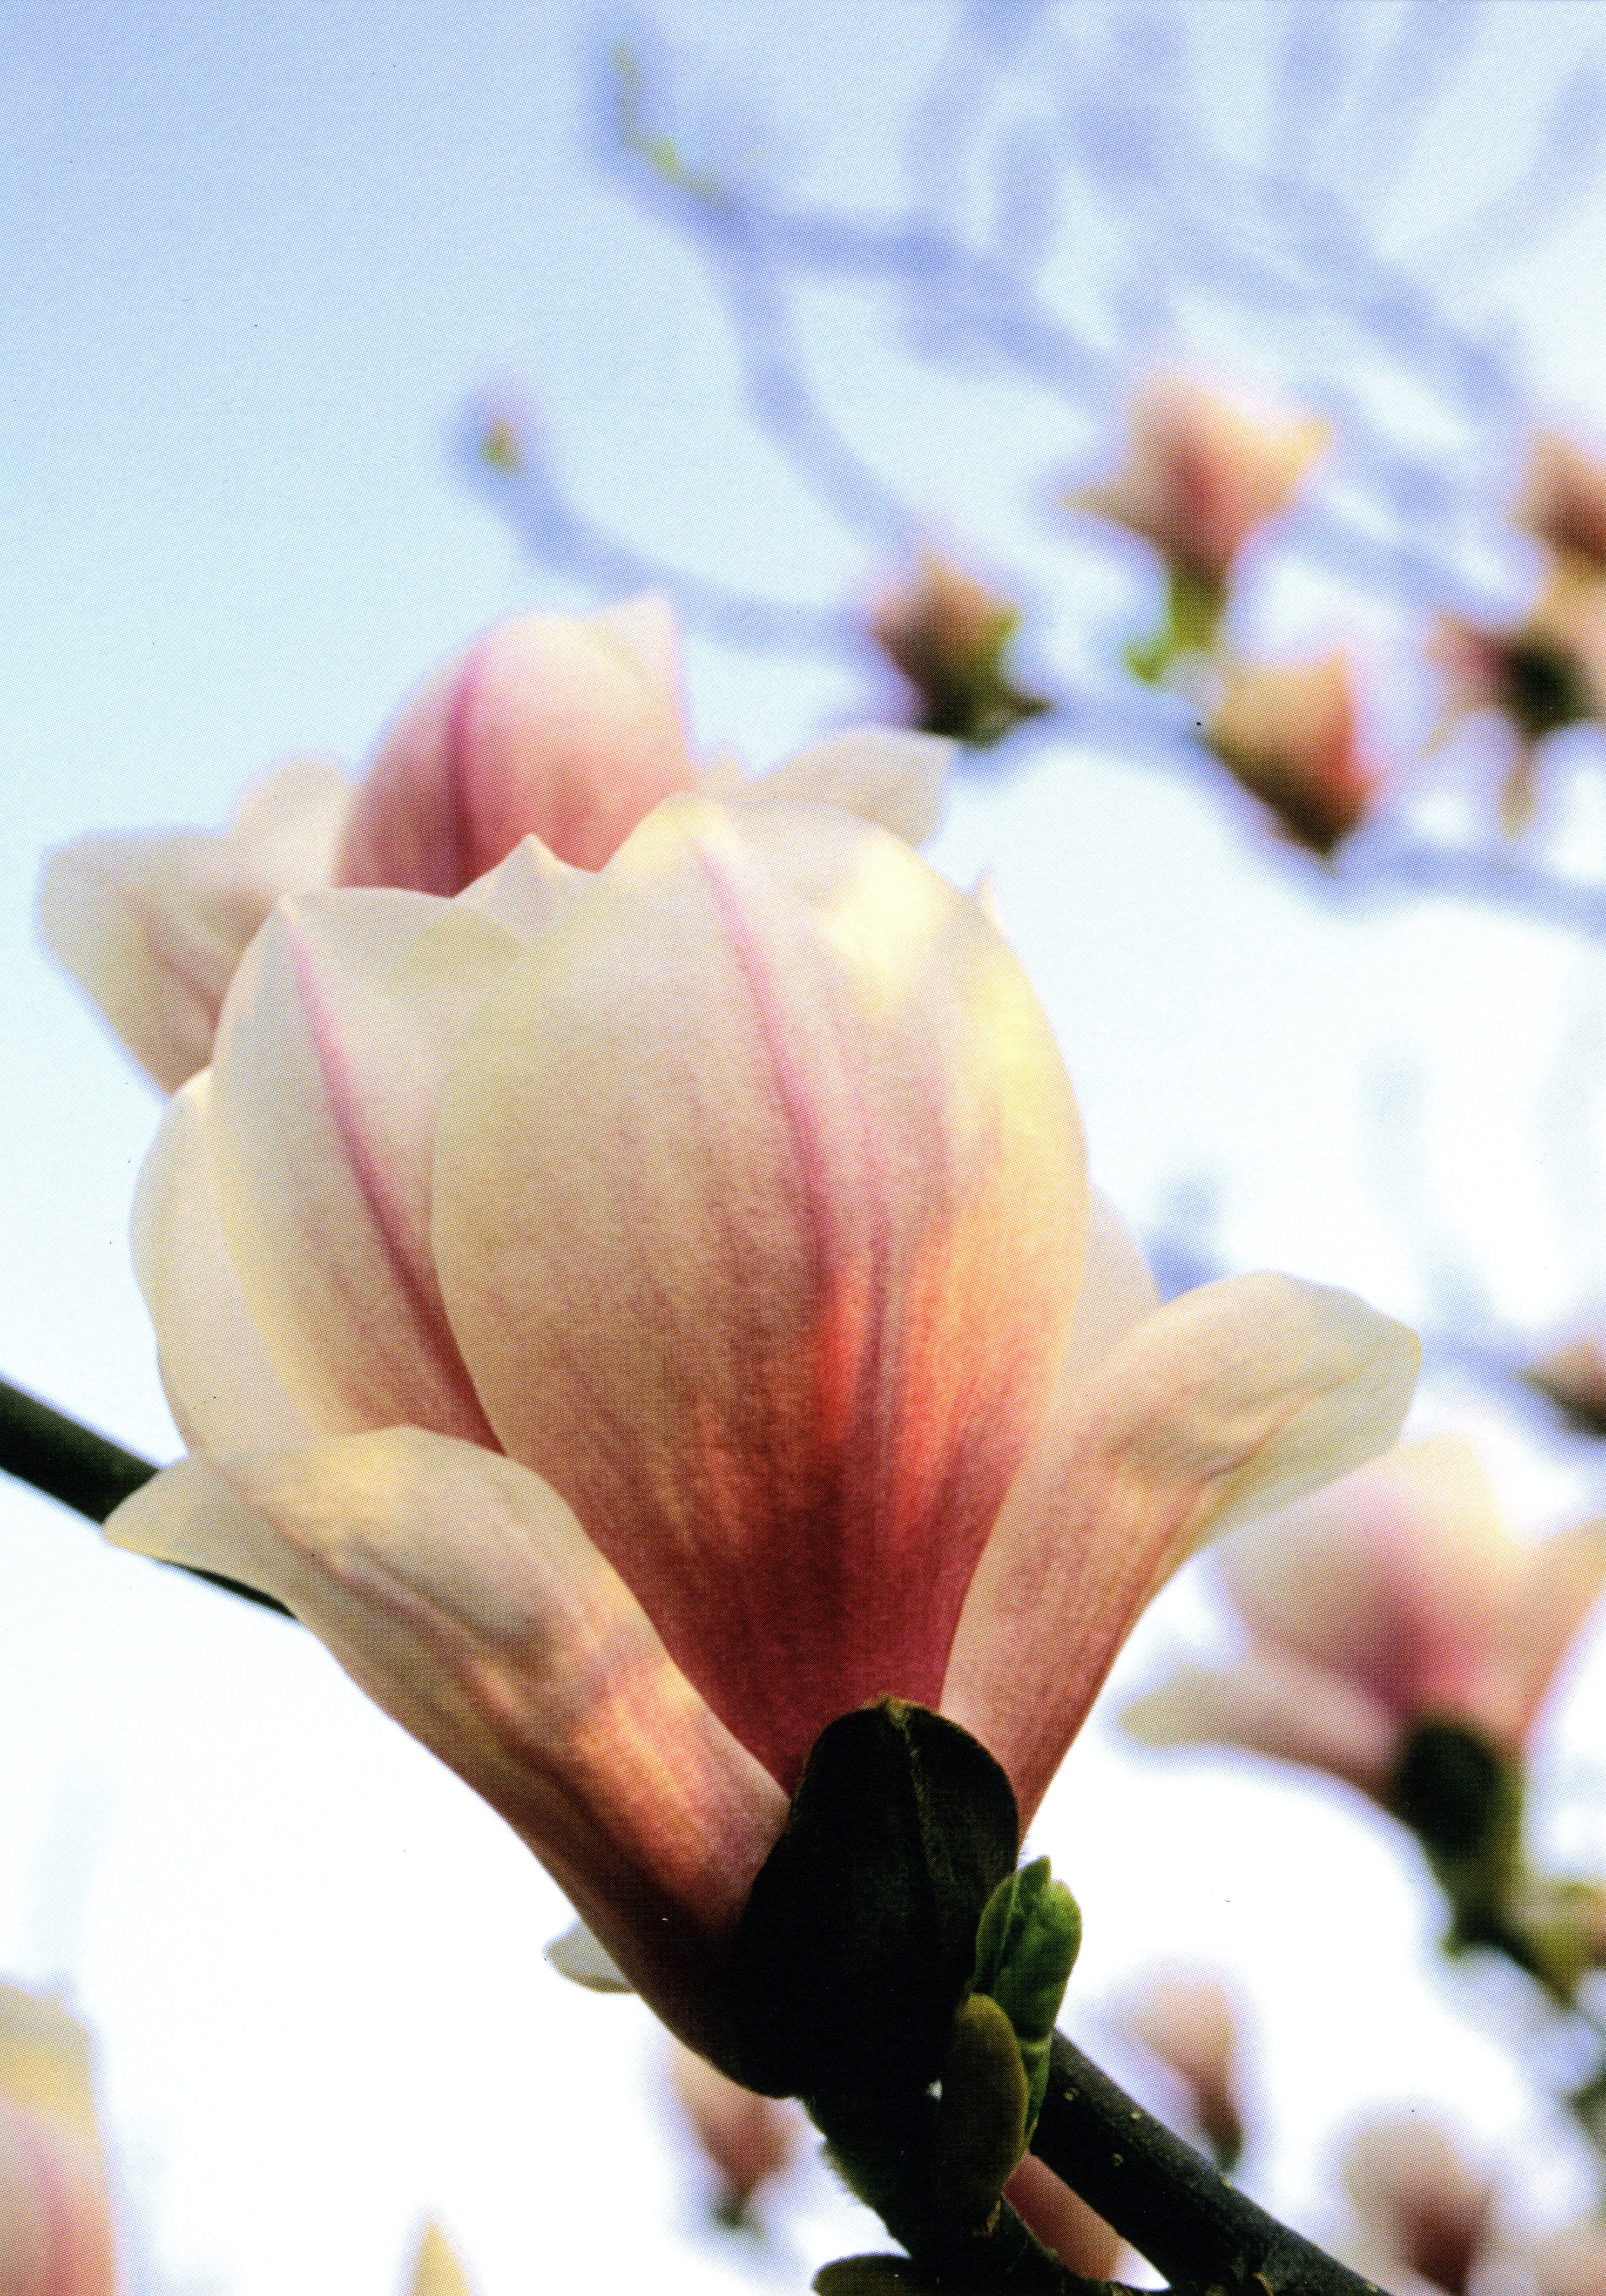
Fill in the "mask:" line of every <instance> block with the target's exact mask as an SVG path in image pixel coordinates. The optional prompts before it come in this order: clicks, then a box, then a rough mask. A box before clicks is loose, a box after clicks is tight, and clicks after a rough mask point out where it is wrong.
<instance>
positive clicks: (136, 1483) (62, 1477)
mask: <svg viewBox="0 0 1606 2296" xmlns="http://www.w3.org/2000/svg"><path fill="white" fill-rule="evenodd" d="M0 1469H4V1472H5V1473H6V1474H8V1475H14V1476H15V1477H16V1478H17V1480H18V1481H19V1482H22V1483H31V1484H32V1485H33V1488H35V1490H37V1491H43V1492H44V1493H45V1496H46V1497H49V1498H53V1499H59V1500H60V1501H61V1505H63V1506H67V1507H71V1508H72V1510H73V1511H74V1513H77V1514H81V1515H86V1516H87V1517H88V1519H89V1521H91V1522H104V1521H105V1520H106V1518H107V1516H108V1515H109V1514H110V1513H111V1512H112V1510H113V1508H114V1507H118V1506H120V1505H122V1502H123V1501H124V1500H125V1499H126V1498H131V1497H133V1495H134V1493H135V1491H137V1490H139V1489H141V1488H143V1485H144V1484H146V1483H148V1482H149V1481H150V1480H151V1479H152V1476H153V1475H155V1474H158V1473H160V1469H159V1468H157V1467H155V1466H153V1465H152V1463H151V1461H150V1460H149V1459H142V1458H141V1457H140V1456H139V1455H138V1454H137V1452H134V1451H125V1450H124V1449H123V1448H122V1446H121V1445H120V1444H118V1443H113V1442H112V1441H111V1439H110V1438H109V1437H107V1436H104V1435H98V1434H96V1432H95V1431H94V1428H93V1427H86V1426H84V1425H83V1424H82V1423H80V1422H79V1421H78V1420H76V1419H69V1418H68V1417H67V1415H66V1414H65V1413H64V1412H61V1411H53V1410H52V1408H51V1406H50V1405H49V1404H48V1403H41V1402H40V1401H39V1398H38V1397H37V1396H36V1395H29V1394H28V1393H27V1392H26V1391H25V1390H23V1389H22V1388H20V1387H12V1385H10V1383H9V1382H7V1381H5V1380H0ZM162 1567H163V1569H164V1570H182V1571H183V1572H184V1575H185V1577H186V1578H190V1579H205V1580H206V1582H207V1584H208V1586H209V1587H222V1589H223V1591H224V1593H225V1595H239V1597H240V1599H241V1600H242V1602H245V1603H258V1605H259V1606H260V1607H261V1608H262V1609H263V1610H265V1611H278V1613H279V1615H280V1616H281V1617H282V1618H285V1619H289V1618H293V1617H294V1615H295V1614H294V1612H293V1611H287V1610H286V1609H285V1607H284V1605H283V1603H279V1602H275V1601H274V1597H273V1596H272V1595H264V1594H263V1593H262V1592H261V1591H260V1590H259V1589H258V1587H247V1586H245V1585H243V1584H242V1581H241V1580H239V1579H225V1577H224V1576H223V1574H222V1573H221V1572H220V1571H217V1570H196V1569H194V1568H193V1567H192V1565H190V1564H189V1563H187V1562H170V1563H164V1564H163V1566H162Z"/></svg>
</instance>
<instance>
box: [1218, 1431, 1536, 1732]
mask: <svg viewBox="0 0 1606 2296" xmlns="http://www.w3.org/2000/svg"><path fill="white" fill-rule="evenodd" d="M1523 1567H1524V1565H1523V1555H1522V1551H1521V1549H1520V1547H1519V1546H1517V1544H1516V1542H1515V1540H1513V1539H1512V1536H1511V1534H1510V1533H1509V1531H1507V1529H1506V1528H1505V1526H1504V1523H1503V1521H1501V1518H1500V1513H1499V1510H1498V1508H1497V1506H1496V1505H1495V1494H1494V1491H1493V1489H1492V1488H1491V1487H1490V1484H1489V1481H1488V1478H1487V1475H1486V1474H1485V1472H1484V1470H1483V1465H1482V1462H1481V1461H1480V1459H1479V1456H1478V1454H1477V1452H1476V1451H1475V1450H1474V1449H1473V1447H1472V1446H1471V1444H1469V1443H1467V1442H1465V1441H1464V1440H1463V1439H1462V1438H1461V1437H1459V1436H1454V1435H1441V1436H1434V1437H1430V1439H1428V1440H1426V1441H1425V1442H1420V1443H1404V1444H1401V1445H1400V1446H1399V1447H1398V1448H1397V1450H1394V1451H1391V1452H1389V1454H1388V1456H1386V1457H1384V1458H1381V1459H1376V1460H1373V1461H1372V1462H1371V1463H1370V1464H1368V1465H1366V1466H1364V1467H1363V1468H1361V1469H1360V1470H1359V1471H1358V1472H1356V1473H1355V1474H1351V1475H1347V1476H1345V1477H1344V1478H1343V1480H1341V1481H1340V1482H1335V1483H1332V1484H1330V1485H1329V1486H1328V1488H1326V1489H1325V1490H1323V1491H1319V1492H1316V1493H1315V1494H1314V1495H1313V1496H1312V1497H1309V1498H1307V1499H1306V1500H1304V1501H1303V1502H1302V1503H1301V1504H1300V1505H1298V1506H1294V1507H1291V1508H1289V1509H1288V1510H1287V1511H1286V1512H1285V1513H1280V1514H1278V1515H1276V1516H1274V1517H1273V1518H1270V1519H1268V1520H1266V1521H1261V1522H1258V1523H1256V1524H1255V1525H1253V1527H1252V1528H1250V1529H1245V1530H1242V1531H1241V1532H1239V1533H1238V1534H1237V1536H1236V1537H1234V1538H1232V1539H1230V1540H1229V1541H1228V1542H1227V1543H1226V1545H1225V1546H1224V1547H1223V1549H1222V1554H1221V1570H1222V1576H1223V1579H1225V1584H1226V1587H1227V1590H1228V1592H1229V1594H1230V1595H1231V1596H1232V1598H1233V1603H1234V1604H1235V1605H1236V1607H1237V1608H1238V1610H1239V1611H1240V1612H1241V1614H1242V1616H1243V1618H1244V1620H1245V1621H1246V1623H1247V1624H1248V1626H1249V1628H1250V1632H1251V1633H1252V1634H1254V1635H1256V1636H1258V1637H1260V1638H1261V1639H1263V1640H1266V1641H1268V1642H1272V1643H1275V1644H1282V1645H1285V1646H1287V1647H1288V1648H1289V1649H1291V1650H1294V1651H1299V1652H1304V1653H1305V1655H1306V1656H1307V1657H1310V1658H1313V1659H1315V1660H1316V1661H1319V1662H1321V1663H1322V1664H1324V1665H1326V1666H1330V1667H1332V1668H1334V1669H1337V1670H1338V1671H1340V1672H1341V1673H1344V1674H1348V1675H1349V1676H1350V1677H1352V1678H1353V1679H1355V1680H1356V1682H1358V1683H1360V1684H1361V1685H1364V1687H1365V1688H1366V1689H1367V1690H1369V1691H1370V1693H1372V1696H1373V1697H1376V1698H1380V1699H1381V1700H1382V1701H1383V1702H1384V1703H1385V1704H1386V1705H1387V1706H1388V1707H1389V1708H1390V1709H1391V1710H1393V1711H1394V1712H1395V1713H1397V1714H1401V1715H1404V1714H1409V1713H1419V1712H1422V1711H1424V1710H1431V1709H1438V1710H1446V1711H1466V1710H1469V1707H1470V1703H1471V1702H1472V1701H1473V1700H1474V1699H1475V1697H1476V1695H1477V1692H1478V1687H1479V1684H1480V1683H1481V1682H1482V1680H1483V1678H1484V1677H1485V1674H1486V1671H1487V1661H1488V1658H1489V1655H1490V1652H1492V1651H1493V1649H1494V1648H1495V1646H1496V1644H1497V1643H1498V1641H1499V1638H1500V1636H1501V1635H1502V1632H1503V1630H1504V1622H1505V1621H1506V1620H1508V1618H1509V1617H1510V1615H1511V1613H1512V1610H1513V1607H1514V1605H1515V1604H1516V1603H1517V1601H1518V1598H1519V1594H1520V1587H1521V1583H1522V1573H1523Z"/></svg>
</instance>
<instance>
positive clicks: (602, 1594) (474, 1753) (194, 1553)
mask: <svg viewBox="0 0 1606 2296" xmlns="http://www.w3.org/2000/svg"><path fill="white" fill-rule="evenodd" d="M108 1530H109V1535H110V1536H111V1538H114V1539H115V1540H116V1541H117V1542H118V1543H119V1545H121V1546H133V1547H135V1548H137V1549H139V1550H140V1551H141V1552H143V1553H146V1554H161V1555H165V1556H167V1557H168V1559H169V1560H171V1561H175V1562H198V1563H201V1564H203V1565H204V1566H205V1567H206V1568H208V1569H212V1570H225V1571H226V1572H228V1573H230V1574H232V1575H233V1576H235V1577H238V1578H242V1579H246V1580H248V1581H249V1582H250V1584H252V1585H253V1586H258V1587H266V1589H267V1590H268V1592H270V1593H272V1594H274V1595H278V1596H279V1598H280V1600H281V1601H283V1602H285V1603H289V1605H290V1606H291V1609H292V1610H294V1611H296V1612H297V1614H298V1616H299V1617H300V1618H302V1619H303V1620H305V1621H306V1623H307V1625H308V1626H309V1627H311V1628H312V1629H313V1631H314V1632H315V1634H317V1635H318V1636H321V1638H322V1639H323V1640H324V1642H325V1643H327V1644H328V1645H329V1647H330V1649H331V1650H332V1652H333V1653H334V1655H335V1657H336V1658H337V1659H339V1661H340V1664H341V1665H342V1666H343V1667H344V1668H345V1669H346V1670H347V1672H348V1674H350V1675H351V1676H352V1677H353V1678H354V1680H356V1682H357V1683H358V1684H360V1685H361V1686H362V1688H363V1689H364V1690H365V1691H366V1692H367V1693H368V1694H369V1695H370V1696H371V1697H372V1698H373V1699H374V1700H376V1701H377V1702H378V1703H379V1704H380V1705H381V1706H382V1707H383V1708H384V1709H385V1710H386V1711H387V1713H389V1714H391V1715H393V1716H394V1717H395V1718H396V1719H397V1721H398V1722H400V1723H401V1724H402V1725H403V1726H404V1727H405V1728H406V1729H408V1730H410V1731H411V1732H412V1733H413V1734H414V1736H415V1737H417V1738H419V1739H422V1742H423V1743H424V1744H425V1745H426V1746H428V1747H429V1748H430V1750H431V1751H433V1752H434V1753H436V1754H438V1756H439V1757H440V1759H441V1760H442V1761H444V1762H446V1763H447V1764H448V1765H449V1766H450V1767H452V1768H453V1769H455V1771H456V1772H457V1774H458V1775H459V1776H460V1777H462V1778H463V1779H465V1780H466V1781H467V1783H468V1784H470V1785H471V1786H472V1787H473V1788H474V1789H475V1791H476V1792H479V1793H480V1794H483V1795H484V1797H485V1799H486V1800H488V1802H490V1803H491V1805H492V1807H493V1808H496V1809H497V1810H499V1811H500V1813H501V1814H502V1816H504V1818H506V1820H507V1821H508V1823H509V1825H512V1828H513V1829H514V1831H515V1832H516V1833H519V1834H520V1836H521V1837H522V1838H523V1840H524V1841H527V1842H528V1843H529V1847H530V1848H531V1849H533V1850H534V1851H535V1853H536V1855H537V1857H539V1858H540V1859H541V1860H542V1862H543V1864H544V1865H545V1866H547V1867H548V1868H549V1869H550V1871H551V1872H552V1874H553V1876H554V1877H555V1879H556V1880H557V1881H558V1882H560V1883H561V1886H562V1887H563V1889H564V1890H566V1891H567V1892H568V1894H569V1897H570V1898H572V1899H573V1900H574V1902H575V1904H576V1905H577V1906H578V1907H579V1909H580V1912H581V1914H582V1915H583V1916H584V1918H585V1920H586V1923H588V1924H589V1925H590V1927H591V1928H592V1929H593V1930H594V1931H595V1932H596V1934H597V1936H598V1937H599V1938H600V1939H602V1943H603V1945H604V1946H605V1947H606V1948H607V1950H608V1952H609V1953H610V1954H611V1955H612V1956H613V1957H614V1959H615V1960H616V1961H617V1962H618V1963H619V1966H620V1968H621V1969H622V1970H623V1971H624V1972H625V1973H626V1974H627V1977H629V1978H630V1979H631V1980H632V1981H633V1982H634V1983H635V1985H636V1986H637V1987H638V1988H639V1989H640V1990H641V1991H642V1992H643V1994H644V1995H645V1996H646V1997H647V1998H648V1999H649V2000H650V2001H651V2004H652V2005H653V2007H654V2008H655V2009H656V2010H657V2011H658V2012H659V2013H660V2016H662V2017H663V2018H664V2019H665V2021H666V2022H668V2024H669V2025H671V2026H672V2027H673V2028H674V2029H675V2030H676V2031H678V2032H680V2033H682V2034H683V2035H684V2037H685V2038H687V2039H688V2040H689V2041H690V2042H691V2043H692V2046H696V2047H700V2048H701V2049H703V2050H705V2052H706V2051H712V2052H714V2053H715V2054H717V2053H718V2050H719V2036H718V2032H717V2027H716V2025H715V2023H714V2022H713V2021H712V2017H713V2010H712V2001H713V1991H712V1986H711V1980H712V1974H713V1972H714V1970H715V1968H716V1965H717V1961H718V1957H719V1955H720V1952H721V1950H722V1948H723V1947H724V1945H725V1941H726V1939H728V1937H729V1935H730V1932H731V1931H732V1929H733V1926H734V1923H735V1922H736V1920H737V1918H738V1916H739V1915H740V1913H741V1911H742V1906H743V1904H744V1902H745V1900H746V1897H747V1892H748V1890H749V1889H750V1886H751V1883H752V1879H753V1876H754V1874H756V1873H757V1871H758V1866H760V1865H761V1864H762V1863H763V1860H764V1858H765V1857H766V1856H767V1855H768V1852H769V1849H770V1847H771V1845H772V1843H773V1842H774V1839H775V1836H776V1835H777V1833H779V1832H780V1829H781V1826H782V1825H783V1823H784V1820H785V1816H786V1805H785V1802H784V1800H783V1797H782V1795H781V1793H780V1792H779V1791H778V1789H777V1788H776V1786H775V1785H774V1782H773V1781H772V1780H771V1779H770V1778H768V1777H766V1775H765V1773H764V1772H763V1770H762V1769H760V1767H758V1763H757V1762H755V1761H754V1760H753V1759H752V1758H751V1757H750V1755H749V1754H747V1753H745V1752H744V1751H742V1748H741V1747H740V1746H739V1745H738V1744H737V1743H736V1742H735V1740H734V1739H733V1737H732V1736H731V1735H730V1734H729V1732H728V1731H726V1730H725V1728H724V1727H723V1726H721V1725H720V1724H719V1723H718V1722H717V1721H716V1719H715V1718H714V1717H713V1715H712V1714H711V1713H710V1712H709V1710H708V1708H707V1707H706V1706H705V1705H704V1704H703V1702H702V1701H701V1699H700V1698H699V1697H698V1696H697V1694H696V1693H695V1692H694V1691H693V1690H692V1687H691V1685H689V1684H688V1683H687V1682H686V1681H685V1679H684V1677H683V1676H682V1675H681V1674H680V1673H679V1672H678V1671H677V1669H676V1668H675V1666H674V1665H673V1664H672V1663H671V1661H670V1660H669V1659H668V1655H667V1654H666V1652H665V1651H664V1648H663V1645H662V1644H661V1643H660V1640H659V1638H658V1636H657V1635H656V1634H655V1633H654V1632H653V1630H652V1628H651V1625H650V1624H649V1623H648V1620H647V1619H646V1617H645V1615H644V1613H643V1611H642V1609H641V1606H640V1605H639V1603H637V1602H636V1601H635V1597H634V1596H633V1595H631V1593H630V1591H629V1589H628V1588H627V1587H626V1586H625V1584H624V1582H623V1581H622V1580H621V1579H619V1577H618V1575H617V1574H616V1573H615V1572H614V1571H613V1570H610V1568H609V1566H608V1564H607V1563H606V1562H604V1561H603V1560H602V1556H601V1555H600V1554H598V1553H597V1552H596V1550H595V1548H594V1546H592V1545H591V1543H590V1541H589V1540H588V1539H587V1538H586V1535H585V1533H584V1531H582V1530H581V1529H580V1527H579V1525H578V1522H576V1521H575V1520H574V1517H573V1516H572V1515H571V1514H570V1513H569V1509H568V1508H567V1507H566V1506H565V1505H563V1504H562V1502H561V1499H559V1498H558V1497H557V1496H556V1494H555V1493H554V1492H553V1491H552V1490H551V1489H549V1488H547V1487H546V1486H545V1484H543V1483H541V1482H540V1481H538V1480H537V1478H536V1477H535V1476H533V1475H530V1474H527V1473H526V1472H525V1471H524V1470H523V1469H522V1468H520V1467H518V1466H515V1465H514V1464H512V1461H511V1460H507V1459H504V1458H500V1457H498V1456H496V1455H495V1454H492V1453H488V1452H485V1451H480V1450H478V1449H476V1448H475V1447H472V1446H471V1445H468V1444H463V1443H457V1442H452V1441H449V1440H447V1439H445V1438H442V1437H439V1436H434V1435H427V1434H424V1433H422V1432H421V1431H418V1430H417V1429H414V1428H403V1427H396V1428H389V1429H387V1430H386V1431H383V1432H382V1433H379V1434H373V1435H363V1436H353V1437H347V1438H343V1439H335V1440H333V1441H330V1442H324V1443H319V1444H314V1445H310V1446H308V1447H306V1448H305V1449H302V1450H299V1451H285V1452H276V1453H259V1454H257V1455H255V1456H238V1457H234V1458H231V1459H226V1460H212V1461H201V1460H188V1461H185V1462H184V1463H183V1464H181V1465H179V1466H177V1467H173V1468H169V1469H168V1472H167V1473H166V1474H164V1475H161V1476H159V1477H158V1479H157V1480H155V1481H154V1482H152V1483H149V1484H147V1485H146V1486H145V1488H144V1489H143V1490H142V1491H139V1492H137V1493H135V1497H133V1498H132V1499H129V1500H127V1501H126V1502H125V1504H124V1505H122V1506H121V1507H119V1509H118V1511H117V1513H116V1514H115V1515H113V1517H112V1518H111V1523H110V1524H109V1526H108Z"/></svg>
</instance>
